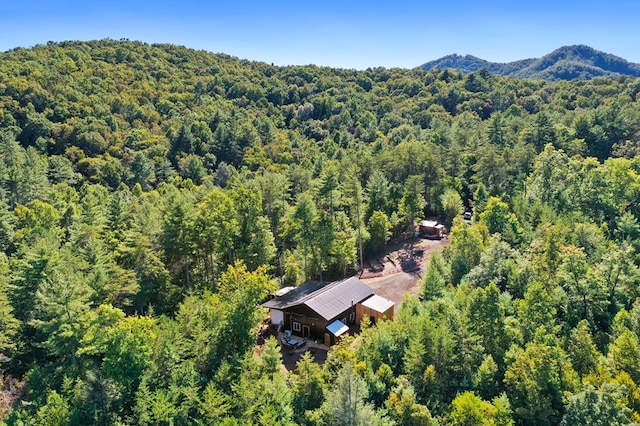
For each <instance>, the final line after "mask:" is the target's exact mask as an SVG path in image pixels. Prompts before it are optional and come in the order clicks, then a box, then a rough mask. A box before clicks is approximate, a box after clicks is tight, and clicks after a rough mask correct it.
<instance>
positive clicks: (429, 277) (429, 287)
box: [422, 253, 447, 300]
mask: <svg viewBox="0 0 640 426" xmlns="http://www.w3.org/2000/svg"><path fill="white" fill-rule="evenodd" d="M445 271H446V270H445V263H444V260H443V259H442V255H441V254H440V253H433V254H432V255H431V258H430V259H429V264H428V265H427V272H426V273H425V275H424V279H423V281H422V297H423V298H424V299H425V300H434V299H437V298H439V297H440V296H442V292H443V291H444V287H445V285H446V284H447V280H446V272H445Z"/></svg>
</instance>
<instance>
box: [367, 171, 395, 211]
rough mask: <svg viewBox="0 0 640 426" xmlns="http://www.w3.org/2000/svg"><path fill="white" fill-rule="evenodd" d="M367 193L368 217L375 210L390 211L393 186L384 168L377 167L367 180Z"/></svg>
mask: <svg viewBox="0 0 640 426" xmlns="http://www.w3.org/2000/svg"><path fill="white" fill-rule="evenodd" d="M366 194H367V200H368V202H367V214H366V217H371V215H372V214H373V212H375V211H381V212H384V213H387V214H389V213H390V211H389V201H390V196H391V187H390V185H389V181H388V180H387V178H386V176H385V175H384V173H383V172H382V170H380V169H376V170H374V171H373V173H371V176H369V180H367V186H366Z"/></svg>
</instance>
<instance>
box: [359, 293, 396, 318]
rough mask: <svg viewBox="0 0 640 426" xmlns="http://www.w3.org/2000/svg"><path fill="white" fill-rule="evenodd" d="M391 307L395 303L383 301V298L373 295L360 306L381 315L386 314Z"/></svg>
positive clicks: (387, 300)
mask: <svg viewBox="0 0 640 426" xmlns="http://www.w3.org/2000/svg"><path fill="white" fill-rule="evenodd" d="M393 305H395V303H394V302H393V301H392V300H389V299H385V298H384V297H382V296H378V295H377V294H374V295H373V296H371V297H370V298H368V299H367V300H365V301H364V302H362V306H364V307H366V308H369V309H373V310H374V311H376V312H381V313H382V312H387V310H388V309H389V308H391V307H393Z"/></svg>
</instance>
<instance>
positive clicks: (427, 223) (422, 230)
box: [418, 220, 444, 238]
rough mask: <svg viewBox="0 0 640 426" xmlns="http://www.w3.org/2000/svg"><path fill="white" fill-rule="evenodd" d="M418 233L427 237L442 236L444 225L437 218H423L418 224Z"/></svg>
mask: <svg viewBox="0 0 640 426" xmlns="http://www.w3.org/2000/svg"><path fill="white" fill-rule="evenodd" d="M418 234H419V235H421V236H423V237H429V238H442V236H443V234H444V225H443V224H441V223H438V221H437V220H423V221H422V222H420V224H418Z"/></svg>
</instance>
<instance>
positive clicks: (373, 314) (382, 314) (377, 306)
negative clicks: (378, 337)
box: [356, 294, 395, 324]
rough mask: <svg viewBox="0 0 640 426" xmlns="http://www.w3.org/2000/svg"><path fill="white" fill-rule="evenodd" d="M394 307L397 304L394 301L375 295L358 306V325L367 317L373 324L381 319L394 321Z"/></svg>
mask: <svg viewBox="0 0 640 426" xmlns="http://www.w3.org/2000/svg"><path fill="white" fill-rule="evenodd" d="M394 307H395V303H394V302H393V301H392V300H389V299H385V298H384V297H382V296H378V295H377V294H374V295H373V296H371V297H370V298H368V299H367V300H365V301H363V302H362V303H360V304H359V305H358V306H356V323H358V324H360V322H361V321H362V319H363V318H364V317H366V316H368V317H369V320H370V321H371V324H375V323H376V322H377V321H379V320H381V319H388V320H392V319H393V308H394Z"/></svg>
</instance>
